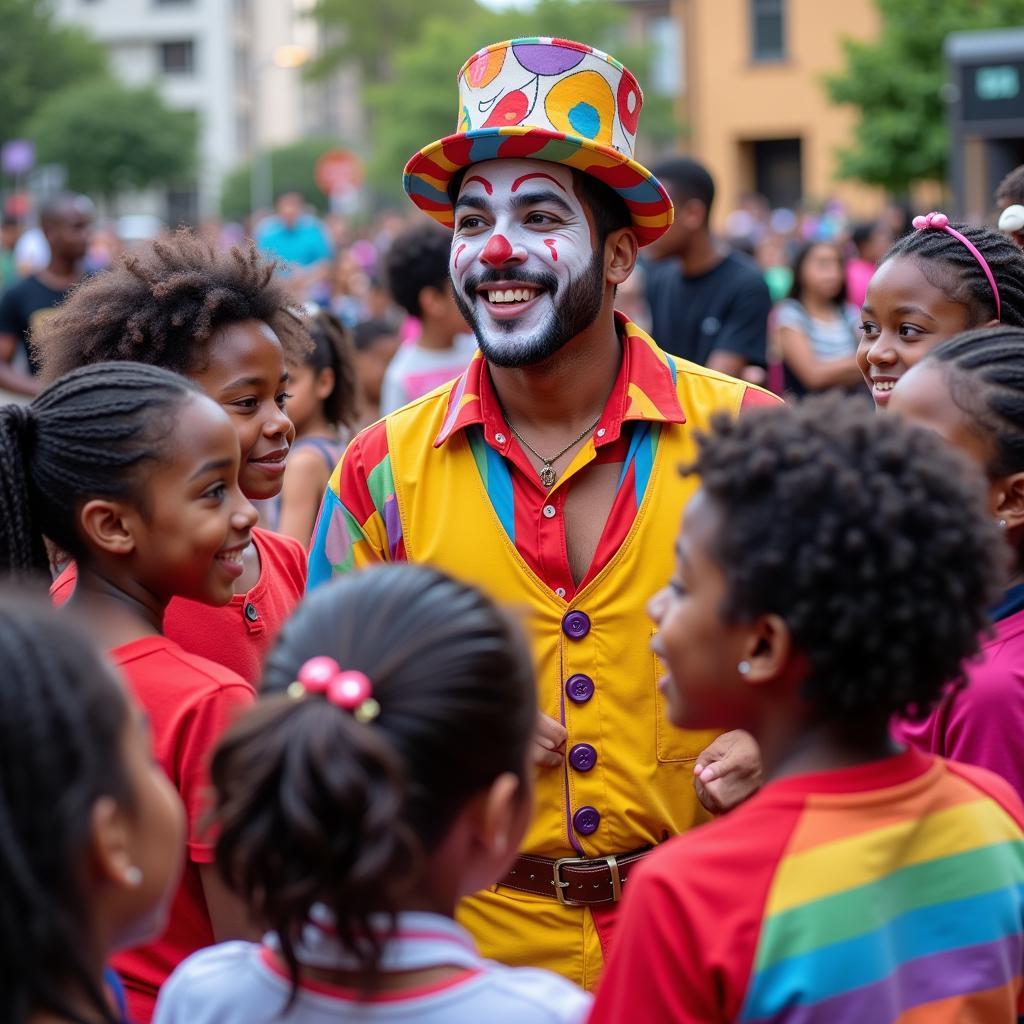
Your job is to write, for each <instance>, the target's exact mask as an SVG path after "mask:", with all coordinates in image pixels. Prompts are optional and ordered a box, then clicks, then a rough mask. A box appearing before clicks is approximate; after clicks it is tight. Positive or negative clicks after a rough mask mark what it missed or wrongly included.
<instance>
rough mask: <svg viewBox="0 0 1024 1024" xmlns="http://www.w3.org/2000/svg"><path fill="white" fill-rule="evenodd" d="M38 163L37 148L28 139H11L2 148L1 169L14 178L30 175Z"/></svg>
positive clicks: (0, 148) (0, 149)
mask: <svg viewBox="0 0 1024 1024" xmlns="http://www.w3.org/2000/svg"><path fill="white" fill-rule="evenodd" d="M35 162H36V147H35V144H34V143H33V142H30V141H29V140H28V139H10V140H9V141H8V142H5V143H4V144H3V146H2V147H0V167H2V168H3V171H4V174H9V175H10V176H11V177H12V178H17V177H20V176H21V175H22V174H28V172H29V171H31V170H32V167H33V165H34V164H35Z"/></svg>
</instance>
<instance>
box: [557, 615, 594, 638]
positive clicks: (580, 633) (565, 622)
mask: <svg viewBox="0 0 1024 1024" xmlns="http://www.w3.org/2000/svg"><path fill="white" fill-rule="evenodd" d="M562 632H563V633H565V635H566V636H567V637H568V638H569V639H570V640H582V639H583V638H584V637H585V636H586V635H587V634H588V633H589V632H590V617H589V616H587V615H585V614H584V613H583V612H569V613H568V614H567V615H566V616H565V618H564V619H562Z"/></svg>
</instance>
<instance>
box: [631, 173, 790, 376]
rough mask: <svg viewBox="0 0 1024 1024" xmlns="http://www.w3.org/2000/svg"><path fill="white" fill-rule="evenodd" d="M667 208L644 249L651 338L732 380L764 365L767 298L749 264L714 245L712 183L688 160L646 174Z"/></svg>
mask: <svg viewBox="0 0 1024 1024" xmlns="http://www.w3.org/2000/svg"><path fill="white" fill-rule="evenodd" d="M653 170H654V174H655V176H656V177H657V178H658V180H659V181H660V182H661V183H662V184H663V185H664V186H665V188H666V189H667V190H668V192H669V195H670V196H671V197H672V201H673V202H674V203H675V208H676V213H675V220H674V221H673V223H672V226H671V227H670V228H669V229H668V231H666V232H665V234H664V235H662V236H661V238H659V239H657V240H656V241H655V242H652V243H651V244H650V245H649V246H648V247H647V249H646V250H645V252H646V255H647V257H648V259H651V260H655V261H657V262H654V263H649V264H647V265H646V266H645V273H646V275H647V300H648V302H649V303H650V307H651V325H652V334H653V335H654V337H655V338H657V339H658V344H659V345H660V346H661V347H662V348H664V349H665V350H666V351H668V352H672V353H673V354H674V355H678V356H682V357H684V358H685V359H689V360H691V361H692V362H695V363H701V364H703V365H705V366H709V367H711V368H712V369H714V370H721V371H722V372H723V373H728V374H731V375H732V376H734V377H739V376H741V375H742V374H743V371H744V370H745V368H746V367H747V366H748V365H751V366H757V367H761V366H764V365H765V362H766V358H767V354H766V348H767V333H768V314H769V313H770V311H771V296H770V295H769V294H768V286H767V285H766V284H765V282H764V278H763V277H762V276H761V271H760V269H759V268H758V266H757V264H756V263H754V261H753V260H752V259H750V258H749V257H747V256H742V255H740V254H739V253H736V252H730V251H729V250H728V249H726V248H724V247H720V246H719V245H717V244H716V243H715V241H714V239H713V238H712V237H711V230H710V227H709V224H708V217H709V215H710V213H711V206H712V203H713V202H714V197H715V185H714V182H713V181H712V178H711V175H710V174H709V173H708V172H707V170H706V169H705V168H704V167H702V166H701V165H700V164H698V163H697V162H696V161H694V160H689V159H686V158H683V157H676V158H672V159H670V160H667V161H665V162H663V163H661V164H659V165H657V166H655V167H654V168H653Z"/></svg>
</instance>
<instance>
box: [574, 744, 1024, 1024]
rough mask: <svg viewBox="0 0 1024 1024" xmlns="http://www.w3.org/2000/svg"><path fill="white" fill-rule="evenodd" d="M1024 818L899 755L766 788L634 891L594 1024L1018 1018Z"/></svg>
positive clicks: (960, 772)
mask: <svg viewBox="0 0 1024 1024" xmlns="http://www.w3.org/2000/svg"><path fill="white" fill-rule="evenodd" d="M1022 967H1024V806H1022V804H1021V802H1020V799H1019V798H1018V797H1017V795H1016V794H1015V793H1014V792H1013V790H1012V789H1011V787H1010V786H1008V785H1007V784H1006V783H1005V782H1004V781H1003V780H1002V779H999V778H997V777H996V776H995V775H992V774H991V773H989V772H987V771H985V770H984V769H980V768H973V767H968V766H964V765H959V764H955V763H953V762H947V761H944V760H942V759H939V758H934V757H931V756H929V755H925V754H922V753H919V752H917V751H907V752H905V753H903V754H901V755H899V756H897V757H893V758H890V759H887V760H884V761H878V762H874V763H872V764H867V765H863V766H860V767H857V768H852V769H842V770H837V771H832V772H823V773H820V774H817V775H803V776H794V777H791V778H786V779H782V780H780V781H778V782H774V783H770V784H768V785H767V786H765V787H764V789H763V790H762V791H761V792H760V793H759V794H758V795H757V796H755V797H754V798H753V799H751V800H750V801H748V803H747V804H745V805H743V806H741V807H740V808H738V809H737V810H735V811H734V812H732V813H731V814H729V815H728V816H726V817H725V818H722V819H720V820H718V821H716V822H713V823H712V824H710V825H707V826H705V827H703V828H699V829H696V830H694V831H693V832H691V833H689V834H687V835H685V836H680V837H679V838H677V839H674V840H672V841H670V842H669V843H667V844H666V845H665V846H664V847H663V848H662V849H660V850H658V851H657V852H656V853H654V854H653V855H652V856H651V858H650V860H649V861H648V863H647V864H645V865H644V866H642V867H641V868H640V869H639V871H637V872H635V873H634V874H633V875H632V876H631V877H630V886H629V890H628V891H627V893H626V900H625V904H624V907H623V912H622V918H621V920H620V922H619V925H618V929H617V932H616V935H615V940H614V944H613V949H612V956H611V959H610V961H609V964H608V966H607V968H606V971H605V976H604V978H603V979H602V983H601V987H600V988H599V991H598V996H597V1003H596V1005H595V1009H594V1014H593V1016H592V1017H591V1021H592V1022H604V1021H607V1022H611V1021H624V1020H637V1021H644V1022H645V1024H657V1022H667V1021H676V1022H687V1024H696V1022H698V1021H699V1022H702V1024H703V1022H711V1021H714V1022H725V1021H736V1022H742V1024H768V1022H772V1024H783V1022H784V1024H854V1022H856V1024H890V1022H891V1024H895V1022H898V1024H953V1022H957V1024H996V1022H1003V1021H1005V1022H1011V1024H1013V1022H1017V1021H1018V1020H1021V1019H1024V1018H1022V1016H1021V1015H1022V1014H1024V1000H1022Z"/></svg>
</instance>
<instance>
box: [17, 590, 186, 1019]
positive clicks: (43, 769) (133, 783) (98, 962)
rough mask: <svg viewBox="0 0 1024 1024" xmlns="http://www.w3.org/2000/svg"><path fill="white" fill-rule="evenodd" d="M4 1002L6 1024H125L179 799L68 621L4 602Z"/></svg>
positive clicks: (161, 915)
mask: <svg viewBox="0 0 1024 1024" xmlns="http://www.w3.org/2000/svg"><path fill="white" fill-rule="evenodd" d="M0 662H2V664H3V665H4V680H3V686H2V687H0V878H2V879H3V897H2V899H0V994H2V1002H3V1014H2V1016H3V1020H4V1021H5V1022H8V1024H28V1022H29V1021H42V1020H55V1019H58V1020H61V1021H72V1022H75V1024H98V1022H102V1024H115V1022H120V1021H122V1020H124V1019H125V1014H124V1007H123V994H122V993H121V992H120V988H119V986H117V984H116V976H111V974H110V973H109V972H107V973H106V975H105V976H104V974H102V973H101V972H102V966H103V964H104V963H105V962H106V960H107V958H108V957H109V955H110V953H111V951H112V950H113V949H115V948H117V947H118V946H123V945H129V944H132V943H137V942H139V941H141V940H145V939H148V938H151V937H154V936H156V935H157V934H159V933H160V931H162V929H163V927H164V924H165V923H166V919H167V907H168V904H169V902H170V897H171V895H172V894H173V892H174V886H175V885H176V884H177V881H178V878H179V876H180V871H181V860H182V857H181V851H182V848H183V844H184V838H185V820H184V815H183V813H182V807H181V801H180V800H179V799H178V796H177V794H176V793H175V792H174V788H173V787H172V786H171V784H170V783H169V782H168V781H167V778H166V776H165V775H164V773H163V772H162V771H161V770H160V768H159V767H158V766H157V765H156V764H154V762H153V755H152V750H151V747H150V741H149V737H148V736H147V735H146V726H145V722H144V721H143V718H142V716H141V715H140V714H139V712H138V710H137V709H136V706H135V704H134V702H133V701H131V700H128V699H126V696H125V693H124V692H123V689H122V686H121V683H120V681H119V680H118V678H117V676H116V675H115V673H114V671H113V670H112V668H111V667H110V665H109V664H108V663H107V662H106V661H105V660H104V659H103V658H101V657H100V654H99V652H98V651H97V649H96V646H95V644H94V643H93V642H92V641H91V640H90V639H89V637H88V636H87V634H86V633H85V632H84V631H83V630H82V629H81V628H80V627H79V626H78V625H76V624H75V623H74V622H72V621H71V620H70V617H69V616H67V615H60V614H58V613H55V612H54V611H52V610H51V609H49V608H47V607H46V606H45V604H43V603H42V601H38V602H37V601H36V600H34V599H31V600H30V599H28V598H27V595H26V594H25V593H23V592H14V591H8V592H6V593H4V594H0Z"/></svg>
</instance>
